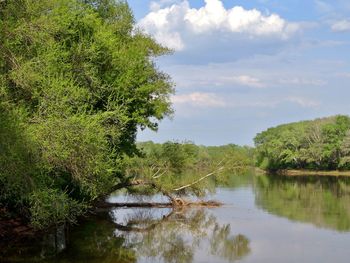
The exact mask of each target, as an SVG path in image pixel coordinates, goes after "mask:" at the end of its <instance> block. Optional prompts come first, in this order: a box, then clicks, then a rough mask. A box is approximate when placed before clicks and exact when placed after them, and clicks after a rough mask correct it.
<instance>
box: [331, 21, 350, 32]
mask: <svg viewBox="0 0 350 263" xmlns="http://www.w3.org/2000/svg"><path fill="white" fill-rule="evenodd" d="M331 28H332V30H333V31H335V32H344V31H350V20H346V19H343V20H339V21H336V22H334V23H333V24H332V26H331Z"/></svg>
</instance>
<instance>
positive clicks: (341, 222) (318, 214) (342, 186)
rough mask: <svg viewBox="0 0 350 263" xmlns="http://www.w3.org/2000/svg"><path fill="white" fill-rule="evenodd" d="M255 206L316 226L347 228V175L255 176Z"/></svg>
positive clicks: (349, 186) (349, 214) (349, 213)
mask: <svg viewBox="0 0 350 263" xmlns="http://www.w3.org/2000/svg"><path fill="white" fill-rule="evenodd" d="M254 190H255V202H256V205H257V206H258V207H260V208H262V209H264V210H266V211H268V212H269V213H271V214H275V215H278V216H281V217H286V218H288V219H290V220H293V221H300V222H307V223H312V224H313V225H315V226H317V227H322V228H328V229H333V230H337V231H342V232H348V231H350V178H346V177H344V178H339V177H338V178H336V177H317V176H315V177H314V176H308V177H306V176H305V177H285V176H271V175H269V176H265V175H264V176H258V177H256V178H255V187H254Z"/></svg>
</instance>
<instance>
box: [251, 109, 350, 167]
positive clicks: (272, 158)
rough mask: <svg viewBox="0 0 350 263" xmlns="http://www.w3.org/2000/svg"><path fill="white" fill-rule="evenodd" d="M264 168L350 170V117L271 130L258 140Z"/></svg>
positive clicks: (322, 119) (258, 156)
mask: <svg viewBox="0 0 350 263" xmlns="http://www.w3.org/2000/svg"><path fill="white" fill-rule="evenodd" d="M254 142H255V146H256V161H257V165H258V166H259V167H261V168H263V169H268V170H279V169H310V170H336V169H340V170H349V169H350V118H349V117H348V116H343V115H338V116H332V117H328V118H321V119H316V120H313V121H301V122H296V123H290V124H284V125H280V126H277V127H274V128H270V129H268V130H266V131H264V132H262V133H259V134H258V135H257V136H256V137H255V139H254Z"/></svg>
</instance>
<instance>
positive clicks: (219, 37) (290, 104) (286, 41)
mask: <svg viewBox="0 0 350 263" xmlns="http://www.w3.org/2000/svg"><path fill="white" fill-rule="evenodd" d="M128 2H129V5H130V7H131V8H132V10H133V12H134V15H135V18H136V20H137V27H138V28H139V29H141V30H143V31H144V32H145V33H147V34H150V35H152V36H153V37H154V38H155V39H156V40H157V41H158V42H160V43H161V44H163V45H164V46H167V47H169V48H171V49H173V50H174V53H173V54H172V55H170V56H165V57H161V58H158V59H157V60H156V63H157V66H158V67H159V69H160V70H161V71H164V72H166V73H168V74H169V75H170V76H171V77H172V80H173V81H174V83H175V84H176V87H175V89H176V93H175V95H173V96H172V97H171V101H172V103H173V108H174V110H175V114H174V116H173V118H172V119H165V120H163V121H162V122H161V123H160V126H159V131H158V132H157V133H155V132H152V131H149V130H146V131H142V132H139V134H138V140H139V141H147V140H153V141H155V142H165V141H168V140H175V141H184V140H190V141H193V142H195V143H197V144H202V145H223V144H228V143H235V144H239V145H253V138H254V136H255V135H256V134H257V133H259V132H261V131H263V130H266V129H267V128H269V127H272V126H276V125H279V124H282V123H288V122H294V121H299V120H307V119H314V118H319V117H325V116H331V115H336V114H350V104H349V100H350V1H349V0H329V1H326V0H283V1H281V0H249V1H248V0H245V1H244V0H237V1H236V0H221V1H220V0H205V1H204V0H157V1H156V0H128Z"/></svg>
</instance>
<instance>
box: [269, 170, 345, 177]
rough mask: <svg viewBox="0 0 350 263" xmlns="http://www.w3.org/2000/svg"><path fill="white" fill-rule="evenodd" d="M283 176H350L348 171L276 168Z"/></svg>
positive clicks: (277, 172)
mask: <svg viewBox="0 0 350 263" xmlns="http://www.w3.org/2000/svg"><path fill="white" fill-rule="evenodd" d="M275 173H276V174H278V175H284V176H334V177H338V176H342V177H350V171H338V170H334V171H315V170H278V171H276V172H275Z"/></svg>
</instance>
